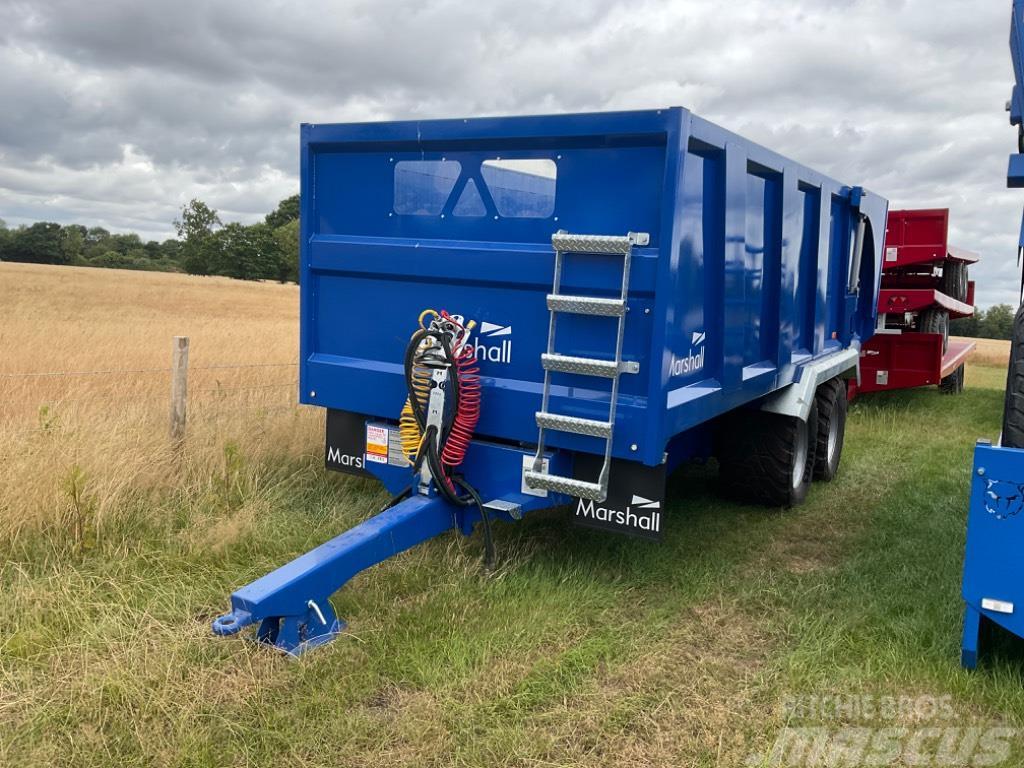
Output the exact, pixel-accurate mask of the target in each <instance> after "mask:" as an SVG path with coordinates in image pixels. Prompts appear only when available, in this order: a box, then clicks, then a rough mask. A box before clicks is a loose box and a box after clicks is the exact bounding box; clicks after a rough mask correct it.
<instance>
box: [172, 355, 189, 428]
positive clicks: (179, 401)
mask: <svg viewBox="0 0 1024 768" xmlns="http://www.w3.org/2000/svg"><path fill="white" fill-rule="evenodd" d="M187 402H188V336H175V337H174V353H173V355H172V357H171V439H172V440H174V441H177V442H180V441H182V440H184V439H185V418H186V405H187Z"/></svg>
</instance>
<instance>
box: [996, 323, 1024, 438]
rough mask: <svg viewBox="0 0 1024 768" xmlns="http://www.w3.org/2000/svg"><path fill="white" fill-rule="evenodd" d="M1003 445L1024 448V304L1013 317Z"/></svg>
mask: <svg viewBox="0 0 1024 768" xmlns="http://www.w3.org/2000/svg"><path fill="white" fill-rule="evenodd" d="M1000 444H1001V445H1005V446H1006V447H1007V448H1024V305H1022V306H1021V307H1020V309H1018V310H1017V314H1016V315H1015V316H1014V318H1013V339H1012V341H1011V342H1010V365H1009V366H1008V369H1007V372H1006V400H1005V403H1004V405H1003V437H1002V440H1001V443H1000Z"/></svg>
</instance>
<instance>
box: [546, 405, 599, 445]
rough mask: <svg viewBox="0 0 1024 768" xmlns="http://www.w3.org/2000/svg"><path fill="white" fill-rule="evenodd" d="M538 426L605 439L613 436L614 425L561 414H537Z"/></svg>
mask: <svg viewBox="0 0 1024 768" xmlns="http://www.w3.org/2000/svg"><path fill="white" fill-rule="evenodd" d="M537 426H538V427H540V428H541V429H554V430H557V431H558V432H572V433H573V434H576V435H588V436H589V437H603V438H605V439H606V440H607V439H608V438H610V437H611V436H612V425H611V423H610V422H607V421H597V420H596V419H581V418H579V417H577V416H564V415H562V414H560V413H544V412H543V411H538V412H537Z"/></svg>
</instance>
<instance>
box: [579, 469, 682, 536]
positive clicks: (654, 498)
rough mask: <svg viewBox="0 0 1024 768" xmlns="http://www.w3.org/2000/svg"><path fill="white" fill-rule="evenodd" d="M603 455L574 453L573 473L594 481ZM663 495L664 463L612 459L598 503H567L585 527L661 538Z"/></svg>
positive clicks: (582, 500)
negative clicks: (605, 491) (604, 493)
mask: <svg viewBox="0 0 1024 768" xmlns="http://www.w3.org/2000/svg"><path fill="white" fill-rule="evenodd" d="M602 463H603V457H601V456H594V455H593V454H588V453H578V454H576V457H575V460H574V462H573V465H574V467H575V469H574V471H573V476H574V477H575V478H576V479H578V480H587V481H590V482H593V481H594V479H595V478H596V477H597V476H598V475H599V474H600V472H601V464H602ZM664 499H665V465H664V464H661V465H659V466H657V467H647V466H644V465H643V464H638V463H636V462H634V461H621V460H619V459H613V460H612V466H611V474H610V476H609V484H608V498H607V499H605V500H604V501H602V502H600V503H598V502H595V501H590V500H589V499H576V500H575V501H573V504H572V506H571V507H570V510H571V513H572V516H573V522H575V523H576V524H577V525H582V526H585V527H587V528H599V529H601V530H603V531H614V532H615V533H622V534H625V535H627V536H637V537H640V538H643V539H653V540H655V541H657V540H659V539H660V538H661V532H662V530H663V519H664V518H663V517H662V506H663V502H664Z"/></svg>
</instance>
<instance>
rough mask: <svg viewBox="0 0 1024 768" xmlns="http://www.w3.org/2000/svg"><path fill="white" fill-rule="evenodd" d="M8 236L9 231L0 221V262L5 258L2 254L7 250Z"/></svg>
mask: <svg viewBox="0 0 1024 768" xmlns="http://www.w3.org/2000/svg"><path fill="white" fill-rule="evenodd" d="M10 236H11V230H9V229H8V228H7V222H6V221H4V220H3V219H0V261H4V260H5V259H6V258H7V257H6V256H5V255H4V252H5V250H6V249H7V242H8V240H9V239H10Z"/></svg>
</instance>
